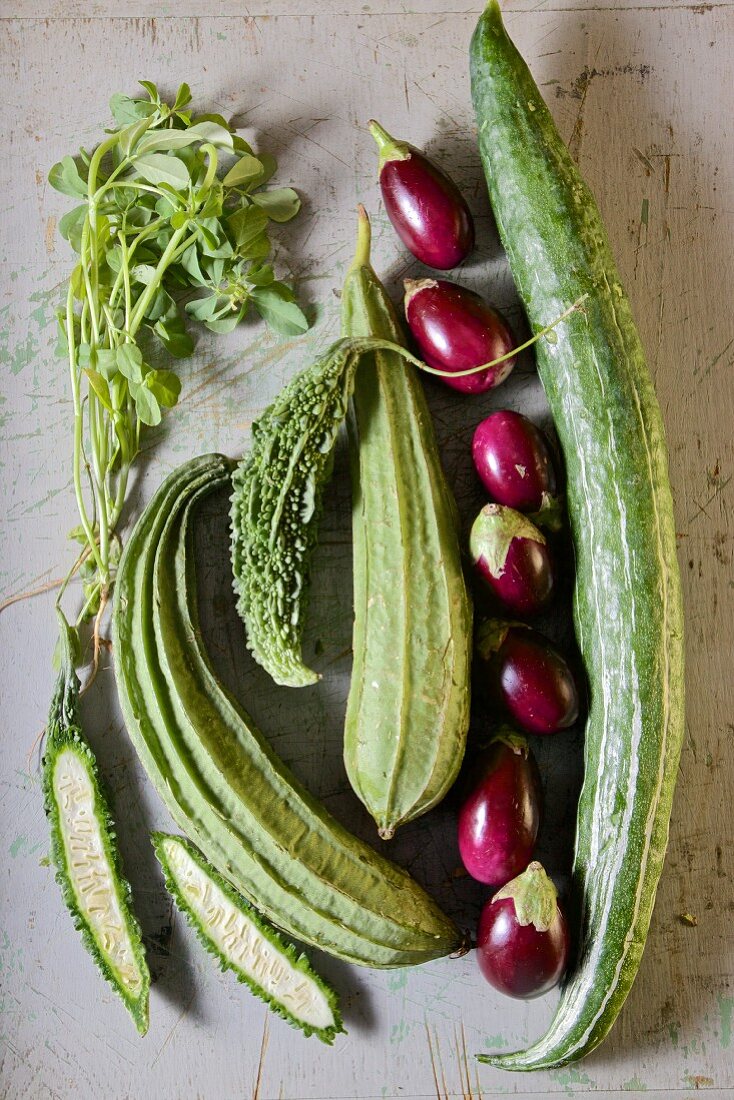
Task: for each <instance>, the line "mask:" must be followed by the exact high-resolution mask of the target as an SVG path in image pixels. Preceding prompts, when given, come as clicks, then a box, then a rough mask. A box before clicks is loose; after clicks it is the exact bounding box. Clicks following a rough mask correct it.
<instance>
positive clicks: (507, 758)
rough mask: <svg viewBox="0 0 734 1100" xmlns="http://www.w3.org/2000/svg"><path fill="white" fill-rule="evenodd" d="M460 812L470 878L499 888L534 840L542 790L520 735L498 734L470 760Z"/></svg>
mask: <svg viewBox="0 0 734 1100" xmlns="http://www.w3.org/2000/svg"><path fill="white" fill-rule="evenodd" d="M470 776H471V778H470V780H469V783H468V793H467V794H466V796H465V798H464V800H463V802H462V804H461V808H460V810H459V821H458V841H459V852H460V853H461V859H462V862H463V864H464V866H465V867H466V869H467V871H468V872H469V874H470V875H471V876H472V878H475V879H477V881H478V882H486V883H488V884H489V885H491V886H504V884H505V883H506V882H509V880H510V879H511V878H514V877H515V876H516V875H519V874H520V872H521V871H523V870H524V869H525V868H526V867H527V865H528V863H529V862H530V859H531V857H532V854H533V848H534V847H535V842H536V840H537V838H538V828H539V827H540V814H541V806H542V799H543V794H542V790H541V786H540V775H539V773H538V765H537V764H536V762H535V757H534V756H533V754H532V752H531V751H530V749H529V748H528V743H527V741H526V740H525V738H524V737H520V736H519V735H518V734H516V733H511V732H507V733H501V734H499V735H498V736H497V737H495V738H494V739H493V740H492V741H491V742H490V744H489V746H488V747H487V748H486V749H485V750H484V751H483V752H481V753H480V754H479V755H478V756H477V759H476V760H475V761H474V763H473V765H472V768H471V772H470Z"/></svg>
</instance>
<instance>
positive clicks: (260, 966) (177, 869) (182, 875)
mask: <svg viewBox="0 0 734 1100" xmlns="http://www.w3.org/2000/svg"><path fill="white" fill-rule="evenodd" d="M153 847H154V848H155V854H156V856H157V858H158V862H159V863H160V865H161V867H162V868H163V874H164V877H165V880H166V888H167V889H168V892H169V893H170V895H171V897H172V898H173V900H174V901H175V903H176V905H177V906H178V908H179V909H180V910H181V912H182V913H183V914H184V916H185V917H186V919H187V921H188V922H189V924H190V925H191V926H192V928H193V929H194V930H195V932H196V934H197V936H198V938H199V940H200V942H201V943H202V944H203V946H204V947H205V948H206V950H207V951H209V952H210V953H211V954H212V955H214V956H215V957H216V958H217V959H218V960H219V963H220V965H221V968H222V970H232V971H234V973H235V975H236V977H237V980H238V981H240V982H243V983H244V984H245V985H247V986H248V987H249V988H250V990H251V991H252V992H253V993H254V994H255V996H256V997H260V998H261V1000H263V1001H265V1002H266V1004H268V1005H269V1006H270V1008H271V1009H272V1010H273V1012H276V1013H277V1014H278V1015H279V1016H282V1017H283V1019H284V1020H287V1021H288V1022H289V1023H290V1024H292V1025H293V1026H294V1027H297V1028H300V1030H301V1031H302V1032H303V1033H304V1035H306V1036H309V1035H316V1036H317V1037H318V1038H319V1039H321V1041H322V1042H323V1043H329V1044H330V1043H333V1041H334V1037H335V1036H336V1035H338V1034H339V1032H342V1031H344V1027H343V1025H342V1020H341V1016H340V1015H339V1008H338V1005H337V999H336V994H335V993H334V991H333V989H331V988H330V987H329V986H328V985H327V984H326V982H325V981H323V979H322V978H320V977H319V975H318V974H317V973H316V971H315V970H314V969H313V967H312V966H311V964H310V963H309V961H308V959H307V958H306V956H305V955H304V954H302V953H299V952H298V951H296V949H295V948H294V947H293V945H292V944H290V943H288V942H287V941H286V940H284V939H283V937H282V936H281V935H280V934H279V933H278V932H277V931H276V930H275V928H273V927H272V925H269V924H268V923H267V922H266V921H264V920H263V919H262V918H261V917H260V915H259V914H258V912H257V910H255V909H253V908H252V906H250V905H248V903H247V902H246V901H245V900H244V899H243V898H241V897H240V896H239V895H238V894H237V893H236V891H235V890H233V889H232V887H231V885H230V884H229V883H228V882H227V881H226V880H225V879H224V878H222V876H221V875H219V874H218V873H217V872H216V871H215V869H214V868H213V867H212V866H211V864H209V863H207V861H206V860H205V859H204V857H203V856H202V855H201V853H200V852H199V851H197V849H196V848H195V847H194V846H193V844H190V843H189V842H188V841H187V840H185V839H184V838H183V837H180V836H172V835H171V834H170V833H154V834H153Z"/></svg>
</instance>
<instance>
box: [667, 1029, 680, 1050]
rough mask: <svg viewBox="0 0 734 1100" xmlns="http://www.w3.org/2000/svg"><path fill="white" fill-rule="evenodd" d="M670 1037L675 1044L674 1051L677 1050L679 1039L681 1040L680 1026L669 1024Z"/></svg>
mask: <svg viewBox="0 0 734 1100" xmlns="http://www.w3.org/2000/svg"><path fill="white" fill-rule="evenodd" d="M668 1035H670V1041H671V1043H672V1044H673V1050H677V1048H678V1039H679V1038H680V1031H679V1025H678V1024H668Z"/></svg>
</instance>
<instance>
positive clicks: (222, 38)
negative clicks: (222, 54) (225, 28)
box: [217, 31, 227, 42]
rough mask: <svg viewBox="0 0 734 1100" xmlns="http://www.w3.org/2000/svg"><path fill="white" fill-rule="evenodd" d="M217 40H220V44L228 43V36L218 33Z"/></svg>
mask: <svg viewBox="0 0 734 1100" xmlns="http://www.w3.org/2000/svg"><path fill="white" fill-rule="evenodd" d="M217 38H218V39H219V41H220V42H226V41H227V36H226V34H222V32H221V31H217Z"/></svg>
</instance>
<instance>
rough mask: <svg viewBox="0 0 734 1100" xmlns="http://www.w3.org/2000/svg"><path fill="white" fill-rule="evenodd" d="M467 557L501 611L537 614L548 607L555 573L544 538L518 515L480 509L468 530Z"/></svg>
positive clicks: (511, 511)
mask: <svg viewBox="0 0 734 1100" xmlns="http://www.w3.org/2000/svg"><path fill="white" fill-rule="evenodd" d="M469 552H470V554H471V558H472V561H473V562H474V568H475V569H476V571H477V573H478V574H479V576H480V577H481V578H482V580H483V581H484V583H485V585H486V586H487V587H488V588H489V589H490V591H491V592H492V593H493V595H494V597H495V599H496V600H497V601H498V603H499V604H500V605H501V606H502V607H503V608H504V609H505V610H506V611H510V612H512V613H513V614H515V615H536V614H538V613H539V612H540V611H543V610H544V609H545V608H546V607H547V606H548V605H549V603H550V602H551V600H552V598H553V595H554V592H555V571H554V567H553V561H552V559H551V555H550V552H549V550H548V545H547V543H546V539H545V535H543V534H542V532H541V531H539V530H538V528H537V527H536V526H535V524H534V523H532V522H531V521H530V520H529V519H528V517H527V516H524V515H523V514H522V513H521V512H516V511H515V510H514V509H513V508H505V507H504V505H502V504H485V506H484V507H483V508H482V510H481V512H480V513H479V515H478V516H477V518H476V519H475V520H474V523H473V525H472V529H471V533H470V535H469Z"/></svg>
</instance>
